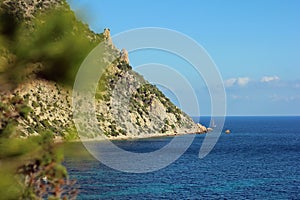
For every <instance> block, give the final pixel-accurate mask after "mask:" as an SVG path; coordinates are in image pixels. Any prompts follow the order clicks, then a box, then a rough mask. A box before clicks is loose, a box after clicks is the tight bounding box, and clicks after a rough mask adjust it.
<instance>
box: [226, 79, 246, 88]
mask: <svg viewBox="0 0 300 200" xmlns="http://www.w3.org/2000/svg"><path fill="white" fill-rule="evenodd" d="M249 82H250V78H249V77H238V78H230V79H227V80H226V81H225V82H224V85H225V87H233V86H235V85H238V86H241V87H243V86H246V85H247V84H248V83H249Z"/></svg>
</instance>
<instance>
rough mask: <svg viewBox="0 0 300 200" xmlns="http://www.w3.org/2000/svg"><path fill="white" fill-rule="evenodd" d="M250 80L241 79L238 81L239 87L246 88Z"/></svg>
mask: <svg viewBox="0 0 300 200" xmlns="http://www.w3.org/2000/svg"><path fill="white" fill-rule="evenodd" d="M249 81H250V78H249V77H240V78H238V79H237V83H238V85H239V86H245V85H247V84H248V83H249Z"/></svg>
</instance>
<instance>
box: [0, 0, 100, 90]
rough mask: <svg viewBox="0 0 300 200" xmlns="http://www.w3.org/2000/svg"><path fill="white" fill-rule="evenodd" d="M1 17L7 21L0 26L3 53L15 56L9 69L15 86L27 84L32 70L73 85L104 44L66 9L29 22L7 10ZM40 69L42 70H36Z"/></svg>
mask: <svg viewBox="0 0 300 200" xmlns="http://www.w3.org/2000/svg"><path fill="white" fill-rule="evenodd" d="M0 4H2V3H0ZM2 7H3V6H2ZM0 16H1V19H7V20H4V21H3V20H1V23H0V50H1V49H3V48H4V49H7V50H9V52H11V53H12V54H13V55H15V60H14V62H13V63H12V64H11V65H10V66H9V67H6V69H8V70H7V71H6V73H7V77H8V79H9V80H10V81H14V82H20V81H22V80H24V79H25V78H26V73H27V72H28V70H29V71H38V72H39V73H38V74H39V76H41V77H43V78H46V79H49V80H54V81H59V82H61V83H65V84H68V85H73V81H74V78H75V75H76V73H77V70H78V68H79V66H80V64H81V62H82V61H83V59H84V58H85V57H86V55H87V54H88V53H89V52H90V51H91V50H92V49H93V48H94V47H95V46H96V45H97V44H98V43H100V42H101V41H102V40H103V36H102V35H100V34H95V33H93V32H91V31H90V30H89V28H88V26H87V25H85V24H83V23H81V22H79V21H78V20H77V19H76V17H75V14H74V13H73V12H72V11H71V10H70V9H69V8H68V7H66V6H61V7H58V8H56V9H50V10H45V11H43V12H37V13H36V16H35V17H34V18H33V19H31V20H30V21H29V22H28V21H26V20H22V19H18V17H16V16H15V14H13V13H10V12H9V10H5V9H4V8H2V9H0ZM1 41H2V42H1ZM37 63H40V64H39V65H36V64H37ZM37 66H42V67H41V68H40V69H36V67H37ZM12 71H13V73H12ZM29 73H30V72H29Z"/></svg>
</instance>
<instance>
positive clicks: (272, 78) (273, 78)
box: [260, 75, 280, 83]
mask: <svg viewBox="0 0 300 200" xmlns="http://www.w3.org/2000/svg"><path fill="white" fill-rule="evenodd" d="M278 80H280V78H279V77H278V76H276V75H275V76H263V77H262V78H261V80H260V82H262V83H268V82H271V81H278Z"/></svg>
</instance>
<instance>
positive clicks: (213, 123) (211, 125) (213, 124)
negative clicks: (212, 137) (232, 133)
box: [210, 119, 217, 128]
mask: <svg viewBox="0 0 300 200" xmlns="http://www.w3.org/2000/svg"><path fill="white" fill-rule="evenodd" d="M210 127H211V128H216V127H217V125H216V124H215V120H214V119H212V120H211V123H210Z"/></svg>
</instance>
